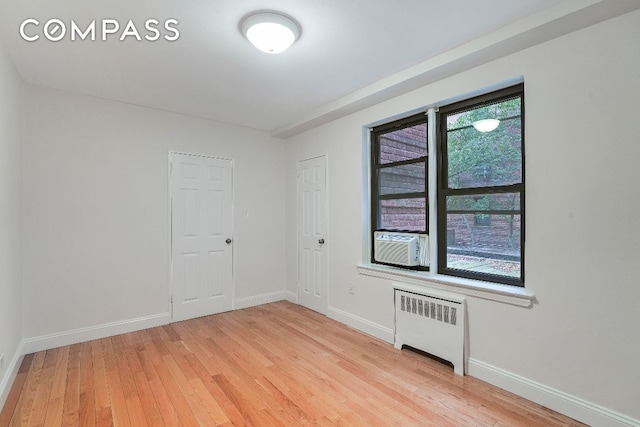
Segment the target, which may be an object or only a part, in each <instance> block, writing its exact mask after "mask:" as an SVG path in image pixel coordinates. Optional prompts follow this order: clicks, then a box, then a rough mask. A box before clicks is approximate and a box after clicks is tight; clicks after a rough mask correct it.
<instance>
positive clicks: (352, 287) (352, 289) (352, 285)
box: [349, 283, 356, 295]
mask: <svg viewBox="0 0 640 427" xmlns="http://www.w3.org/2000/svg"><path fill="white" fill-rule="evenodd" d="M349 293H350V294H351V295H355V293H356V285H354V284H353V283H349Z"/></svg>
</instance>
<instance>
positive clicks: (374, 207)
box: [370, 112, 430, 271]
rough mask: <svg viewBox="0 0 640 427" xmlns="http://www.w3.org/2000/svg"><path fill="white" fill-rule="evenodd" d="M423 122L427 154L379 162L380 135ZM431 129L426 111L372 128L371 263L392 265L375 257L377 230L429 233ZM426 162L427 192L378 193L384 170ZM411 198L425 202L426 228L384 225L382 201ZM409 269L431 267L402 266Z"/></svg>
mask: <svg viewBox="0 0 640 427" xmlns="http://www.w3.org/2000/svg"><path fill="white" fill-rule="evenodd" d="M421 124H424V125H425V126H426V127H427V132H426V134H425V139H426V141H425V152H426V154H425V155H424V156H420V157H416V158H414V159H410V160H402V161H397V162H387V163H381V162H380V137H381V136H382V135H384V134H387V133H390V132H393V131H396V130H400V129H403V128H410V127H413V126H417V125H421ZM428 142H429V132H428V117H427V115H426V113H425V112H422V113H419V114H415V115H412V116H409V117H405V118H403V119H399V120H395V121H393V122H390V123H386V124H383V125H380V126H376V127H373V128H372V129H371V130H370V149H371V160H370V165H371V263H375V264H383V265H391V264H386V263H383V262H380V261H376V260H375V253H374V250H375V249H374V248H375V245H374V233H375V232H376V231H389V232H402V233H412V234H416V235H418V234H429V214H430V206H429V144H428ZM417 163H424V167H425V174H424V177H425V178H424V179H425V182H424V191H423V192H407V193H396V194H385V195H381V194H380V192H379V184H380V179H379V174H380V171H381V170H383V169H387V168H391V167H397V166H405V165H410V164H417ZM409 198H416V199H417V198H421V199H424V201H425V207H426V209H425V229H424V230H418V231H416V230H401V229H389V228H381V227H380V222H381V212H379V206H380V201H381V200H393V199H409ZM402 268H405V269H408V270H422V271H429V267H427V266H414V267H402Z"/></svg>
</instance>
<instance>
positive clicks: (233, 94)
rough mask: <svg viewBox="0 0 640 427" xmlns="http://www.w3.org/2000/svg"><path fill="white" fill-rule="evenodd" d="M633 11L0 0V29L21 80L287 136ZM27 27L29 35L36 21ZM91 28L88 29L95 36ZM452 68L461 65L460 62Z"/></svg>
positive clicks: (621, 5) (473, 2)
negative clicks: (265, 39) (280, 46)
mask: <svg viewBox="0 0 640 427" xmlns="http://www.w3.org/2000/svg"><path fill="white" fill-rule="evenodd" d="M637 8H640V1H637V0H482V1H478V0H447V1H443V0H399V1H390V0H270V1H258V0H242V1H239V0H135V1H131V0H51V1H45V0H0V39H1V40H2V42H3V44H4V45H5V46H6V48H7V50H8V51H9V54H10V55H11V57H12V59H13V61H14V63H15V65H16V68H17V70H18V72H19V74H20V75H21V77H22V79H23V80H24V81H25V82H26V83H30V84H34V85H41V86H47V87H51V88H55V89H60V90H65V91H71V92H77V93H81V94H86V95H92V96H97V97H101V98H107V99H112V100H117V101H122V102H126V103H131V104H136V105H142V106H147V107H152V108H157V109H161V110H166V111H173V112H177V113H183V114H188V115H191V116H196V117H203V118H208V119H213V120H218V121H223V122H228V123H234V124H239V125H243V126H248V127H252V128H257V129H262V130H265V131H268V132H271V133H273V134H274V135H276V136H282V137H286V136H289V135H292V134H295V133H296V132H299V131H301V130H304V129H307V128H309V127H311V126H313V125H315V124H318V123H320V122H323V121H327V120H329V119H330V118H332V117H333V116H335V115H339V114H342V113H346V112H350V111H351V110H353V109H354V108H361V107H362V106H366V105H367V104H370V103H372V102H379V101H380V100H381V99H383V98H388V97H390V96H394V95H397V94H399V93H402V92H406V91H407V90H411V89H413V88H415V87H418V86H417V85H421V84H424V83H425V82H428V81H429V80H430V79H434V78H436V77H440V78H441V76H442V75H443V73H445V74H446V73H452V72H456V71H457V70H458V68H460V67H468V66H473V65H477V64H479V63H482V62H486V61H487V60H491V59H493V58H495V57H498V56H501V55H505V54H508V53H511V52H512V51H515V50H518V49H522V48H525V47H528V46H530V45H533V44H536V43H539V42H541V41H545V40H548V39H550V38H553V37H557V36H558V35H561V34H564V33H566V32H569V31H572V30H575V29H578V28H581V27H584V26H586V25H590V24H593V23H595V22H598V21H601V20H604V19H608V18H610V17H613V16H616V15H618V14H621V13H624V12H627V11H630V10H633V9H637ZM265 9H268V10H278V11H281V12H284V13H286V14H288V15H290V16H292V17H294V18H295V19H296V20H297V21H298V22H299V23H300V25H301V27H302V35H301V37H300V39H299V40H298V42H296V43H295V44H294V45H293V46H292V47H291V48H290V49H289V50H288V51H286V52H284V53H282V54H279V55H269V54H265V53H262V52H260V51H258V50H257V49H255V48H254V47H253V46H252V45H250V44H249V42H247V41H246V40H245V39H244V38H243V36H242V35H241V34H240V31H239V28H238V27H239V22H240V20H241V19H242V17H243V16H245V15H246V14H248V13H250V12H253V11H256V10H265ZM26 18H36V19H38V20H39V21H40V23H41V27H40V31H39V33H40V34H41V33H42V26H43V25H44V23H45V22H46V21H47V20H49V19H51V18H59V19H61V20H62V21H63V22H65V23H66V24H67V26H70V21H71V20H74V21H75V22H76V23H77V24H78V25H79V26H80V27H81V28H84V27H86V26H87V25H88V23H89V22H90V21H91V20H96V21H97V22H98V24H99V23H100V22H101V20H103V19H111V18H113V19H117V20H118V21H119V22H120V23H121V25H125V24H126V23H127V21H128V20H129V19H132V20H133V21H134V23H135V24H136V26H137V28H138V30H139V31H140V32H141V33H143V34H142V35H144V34H147V33H146V32H145V30H144V22H145V20H147V19H149V18H156V19H158V20H160V21H161V22H162V21H164V20H165V19H169V18H175V19H177V20H178V21H179V24H178V25H177V27H178V29H179V31H180V38H179V39H178V40H177V41H175V42H168V41H165V40H162V39H161V40H158V41H155V42H148V41H141V42H139V41H136V40H135V39H133V38H131V37H129V38H128V39H127V40H125V41H122V42H121V41H119V40H118V35H115V36H110V38H109V39H108V40H107V41H106V42H103V41H77V40H76V41H75V42H72V41H70V40H69V37H68V36H67V37H65V38H64V39H63V40H62V41H60V42H56V43H54V42H50V41H48V40H46V39H44V38H43V37H41V38H40V40H38V41H36V42H31V43H30V42H26V41H24V40H23V39H22V38H21V37H20V36H19V31H18V29H19V26H20V23H21V22H22V21H23V20H24V19H26ZM30 31H31V32H32V33H33V32H36V33H37V32H38V31H36V30H35V28H34V27H31V28H30ZM99 34H100V33H99V32H98V37H99ZM458 71H459V70H458Z"/></svg>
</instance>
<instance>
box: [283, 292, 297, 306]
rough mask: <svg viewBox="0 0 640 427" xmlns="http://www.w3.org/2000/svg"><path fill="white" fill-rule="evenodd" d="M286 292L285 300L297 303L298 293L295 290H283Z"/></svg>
mask: <svg viewBox="0 0 640 427" xmlns="http://www.w3.org/2000/svg"><path fill="white" fill-rule="evenodd" d="M285 292H286V294H287V298H286V300H287V301H289V302H292V303H294V304H298V293H297V292H291V291H285Z"/></svg>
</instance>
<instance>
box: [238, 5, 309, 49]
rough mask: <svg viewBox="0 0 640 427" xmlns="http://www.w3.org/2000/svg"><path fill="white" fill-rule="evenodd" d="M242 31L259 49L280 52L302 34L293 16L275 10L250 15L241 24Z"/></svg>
mask: <svg viewBox="0 0 640 427" xmlns="http://www.w3.org/2000/svg"><path fill="white" fill-rule="evenodd" d="M240 26H241V29H242V33H243V34H244V35H245V37H246V38H247V39H248V40H249V41H250V42H251V43H252V44H253V45H254V46H255V47H257V48H258V49H260V50H261V51H263V52H267V53H280V52H283V51H285V50H287V49H288V48H289V46H291V45H292V44H293V43H294V42H295V41H296V39H297V38H298V36H299V35H300V27H298V24H296V23H295V22H294V21H293V20H292V19H291V18H289V17H287V16H284V15H281V14H279V13H275V12H258V13H254V14H251V15H248V16H247V17H245V18H244V19H243V20H242V23H241V24H240Z"/></svg>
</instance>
